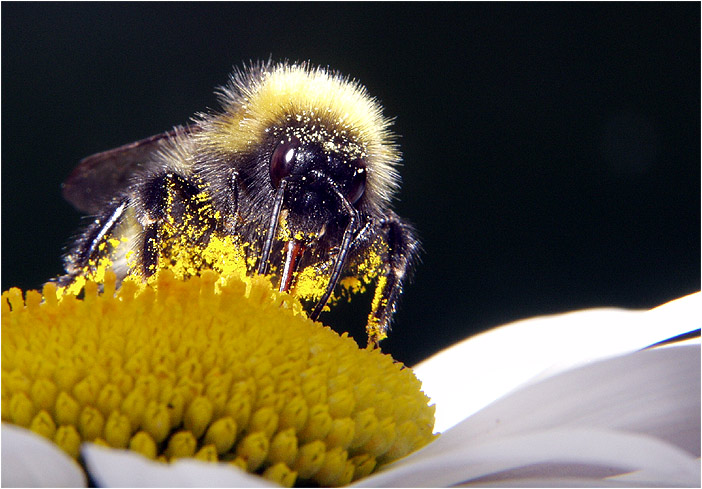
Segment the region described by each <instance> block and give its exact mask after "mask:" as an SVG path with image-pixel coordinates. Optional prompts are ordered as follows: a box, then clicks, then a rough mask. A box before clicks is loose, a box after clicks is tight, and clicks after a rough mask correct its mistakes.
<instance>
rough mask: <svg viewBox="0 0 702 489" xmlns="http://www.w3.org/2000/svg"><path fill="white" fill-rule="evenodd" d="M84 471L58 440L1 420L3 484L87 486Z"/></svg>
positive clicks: (21, 485) (4, 485) (19, 485)
mask: <svg viewBox="0 0 702 489" xmlns="http://www.w3.org/2000/svg"><path fill="white" fill-rule="evenodd" d="M86 484H87V480H86V477H85V473H84V472H83V470H82V469H81V468H80V465H78V463H76V461H75V460H73V459H72V458H71V457H69V456H68V455H67V454H66V453H65V452H64V451H63V450H61V449H60V448H59V447H58V446H57V445H56V444H54V443H52V442H50V441H49V440H47V439H46V438H43V437H41V436H39V435H37V434H36V433H34V432H32V431H29V430H27V429H24V428H20V427H19V426H14V425H11V424H7V423H3V424H2V487H86Z"/></svg>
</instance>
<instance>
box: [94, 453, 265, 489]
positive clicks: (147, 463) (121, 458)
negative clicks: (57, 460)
mask: <svg viewBox="0 0 702 489" xmlns="http://www.w3.org/2000/svg"><path fill="white" fill-rule="evenodd" d="M81 453H82V455H83V458H84V460H85V464H86V466H87V468H88V471H89V472H90V475H91V477H92V478H93V479H94V480H95V482H96V483H97V485H98V486H100V487H277V486H276V485H275V484H273V483H272V482H270V481H268V480H266V479H264V478H262V477H257V476H253V475H251V474H247V473H246V472H244V471H242V470H239V469H238V468H236V467H233V466H231V465H226V464H216V463H208V462H202V461H199V460H195V459H182V460H178V461H176V462H174V463H172V464H164V463H159V462H154V461H152V460H149V459H147V458H146V457H143V456H141V455H139V454H138V453H135V452H131V451H128V450H115V449H111V448H106V447H103V446H99V445H95V444H92V443H85V444H83V447H82V450H81Z"/></svg>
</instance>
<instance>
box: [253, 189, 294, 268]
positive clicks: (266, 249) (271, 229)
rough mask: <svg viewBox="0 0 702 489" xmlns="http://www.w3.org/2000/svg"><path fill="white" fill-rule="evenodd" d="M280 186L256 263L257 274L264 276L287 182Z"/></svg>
mask: <svg viewBox="0 0 702 489" xmlns="http://www.w3.org/2000/svg"><path fill="white" fill-rule="evenodd" d="M279 185H280V186H279V187H278V190H277V191H276V194H275V201H274V202H273V211H272V212H271V218H270V220H269V221H268V229H267V230H266V239H265V241H264V242H263V248H262V249H261V261H259V262H258V272H257V273H258V274H259V275H265V274H266V273H268V265H269V263H268V259H269V258H270V256H271V248H272V247H273V240H274V239H275V233H276V231H277V230H278V219H279V218H280V211H281V209H282V208H283V198H284V197H285V186H286V185H287V182H286V181H285V180H281V181H280V184H279Z"/></svg>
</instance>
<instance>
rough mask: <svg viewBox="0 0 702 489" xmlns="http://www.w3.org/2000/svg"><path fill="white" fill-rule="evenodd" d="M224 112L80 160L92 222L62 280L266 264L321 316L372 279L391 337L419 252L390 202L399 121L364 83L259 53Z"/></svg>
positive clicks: (79, 181)
mask: <svg viewBox="0 0 702 489" xmlns="http://www.w3.org/2000/svg"><path fill="white" fill-rule="evenodd" d="M218 96H219V100H220V103H221V109H220V110H219V111H213V112H208V113H200V114H196V115H195V116H194V118H193V120H192V122H191V124H189V125H187V126H183V127H181V126H179V127H176V128H174V129H173V130H171V131H169V132H165V133H162V134H158V135H155V136H152V137H150V138H147V139H144V140H142V141H138V142H135V143H132V144H127V145H125V146H122V147H119V148H116V149H113V150H109V151H106V152H103V153H98V154H96V155H93V156H90V157H88V158H85V159H84V160H82V161H81V162H80V164H79V165H78V167H77V168H76V169H75V170H74V171H73V173H72V174H71V175H70V176H69V178H68V179H67V180H66V182H65V183H64V185H63V195H64V197H65V198H66V199H67V200H68V201H69V202H71V203H72V204H73V205H74V206H75V207H76V208H77V209H78V210H80V211H83V212H86V213H88V214H92V215H93V216H94V219H93V221H92V222H91V223H90V224H89V225H88V226H87V228H86V229H85V230H84V231H83V232H82V233H81V234H80V236H79V237H78V238H77V240H76V242H75V244H74V245H73V246H72V248H71V249H70V250H69V252H68V253H67V254H66V256H65V258H64V264H65V270H66V274H65V275H64V276H62V277H60V278H59V280H58V281H59V284H60V285H62V286H63V287H64V288H65V289H71V288H73V289H74V291H75V290H78V287H80V284H81V283H82V282H81V278H83V279H84V278H86V277H91V278H95V277H98V278H99V274H100V273H102V272H104V270H105V269H107V268H110V269H113V270H114V271H115V273H116V274H117V276H118V279H120V280H122V279H124V278H126V277H128V276H130V277H136V278H141V279H142V280H148V279H149V277H152V276H153V275H154V274H155V272H157V271H158V270H160V269H164V268H168V269H171V270H173V271H174V273H176V274H177V275H178V276H183V277H186V276H190V275H195V274H197V273H199V272H200V271H201V270H203V269H207V268H213V269H216V270H219V271H227V270H228V269H227V267H238V270H239V271H243V273H246V274H249V275H251V274H255V273H257V274H267V275H270V276H271V277H272V280H274V281H275V284H276V285H277V287H278V288H279V290H280V291H285V292H290V293H293V294H296V295H297V296H298V297H300V298H301V299H302V300H303V302H305V303H306V304H307V307H308V313H309V316H310V317H311V318H312V319H313V320H317V319H318V317H319V316H320V314H321V313H322V311H323V310H324V309H325V307H327V305H328V303H329V302H330V300H334V299H335V298H336V297H338V295H335V290H337V288H338V289H339V290H341V292H339V293H340V294H342V295H343V291H351V292H354V291H358V290H359V289H361V290H363V289H365V287H366V286H367V285H370V284H375V294H374V297H373V301H372V306H371V309H372V310H371V312H370V314H369V316H368V323H367V326H366V330H367V334H368V342H369V344H371V345H375V346H377V345H378V342H379V341H380V340H382V339H383V338H385V337H386V336H387V332H388V330H389V328H390V324H391V320H392V317H393V314H394V312H395V310H396V307H397V303H398V299H399V297H400V295H401V293H402V287H403V284H404V283H405V282H406V281H407V279H408V278H409V275H410V273H411V271H412V268H413V266H414V264H415V262H416V260H417V255H418V251H419V242H418V240H417V238H416V237H415V231H414V229H413V227H412V226H411V225H410V224H409V223H408V222H407V221H405V220H404V219H402V218H400V217H399V216H397V214H395V212H393V211H392V209H391V200H392V199H393V197H394V195H395V193H396V192H397V190H398V187H399V175H398V173H397V167H398V164H399V163H400V160H401V157H400V153H399V150H398V147H397V144H396V136H395V135H394V134H393V133H392V132H391V130H390V126H391V120H390V119H388V118H386V117H385V116H384V115H383V114H382V107H381V106H380V104H379V102H378V101H377V100H376V99H375V98H372V97H371V96H370V95H369V94H368V93H367V91H366V89H365V88H364V87H363V86H362V85H360V84H359V83H358V82H357V81H355V80H352V79H350V78H348V77H343V76H342V75H340V74H338V73H336V72H332V71H330V70H328V69H325V68H321V67H314V66H311V65H310V64H308V63H302V64H289V63H273V62H270V61H269V62H265V63H256V64H252V65H250V66H247V67H244V68H243V69H240V70H236V71H235V72H234V73H233V75H232V76H231V77H230V80H229V82H228V84H227V85H225V86H224V87H221V88H220V89H218Z"/></svg>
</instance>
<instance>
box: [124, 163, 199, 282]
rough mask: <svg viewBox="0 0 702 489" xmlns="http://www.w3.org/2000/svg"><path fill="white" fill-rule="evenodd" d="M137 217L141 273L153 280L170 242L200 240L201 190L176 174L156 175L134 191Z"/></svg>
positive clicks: (140, 184) (141, 183)
mask: <svg viewBox="0 0 702 489" xmlns="http://www.w3.org/2000/svg"><path fill="white" fill-rule="evenodd" d="M134 194H135V203H136V205H135V210H136V217H137V220H138V221H139V223H140V224H141V227H142V229H143V232H142V235H141V243H140V246H139V253H140V264H141V270H140V271H141V273H143V274H144V276H145V277H150V276H151V275H153V274H154V273H155V272H156V271H157V270H158V268H159V257H160V256H161V252H162V250H163V249H164V247H166V246H168V244H169V243H168V240H175V239H177V238H179V237H180V236H182V235H187V236H188V239H192V240H197V239H198V238H199V237H200V235H201V234H202V232H201V230H202V229H205V228H206V227H205V226H204V225H203V223H202V219H203V213H202V212H200V210H201V207H202V205H201V204H200V203H199V202H198V199H197V196H198V195H199V194H200V189H199V187H198V186H197V185H196V184H194V183H193V182H191V181H190V180H188V179H187V178H185V177H183V176H182V175H179V174H177V173H173V172H169V173H166V174H163V175H156V176H153V177H151V178H148V179H146V180H145V181H143V182H140V183H139V184H138V185H137V186H136V187H135V188H134Z"/></svg>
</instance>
